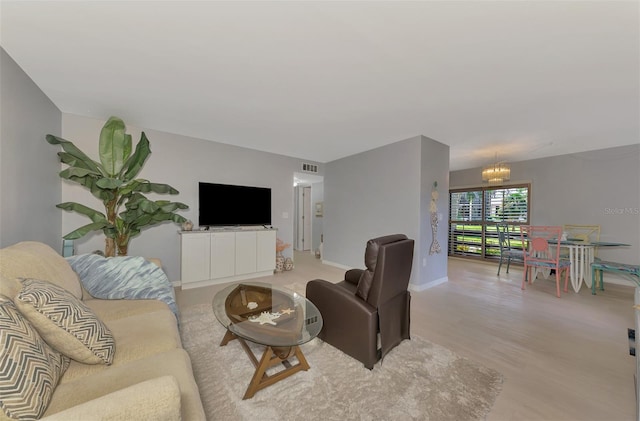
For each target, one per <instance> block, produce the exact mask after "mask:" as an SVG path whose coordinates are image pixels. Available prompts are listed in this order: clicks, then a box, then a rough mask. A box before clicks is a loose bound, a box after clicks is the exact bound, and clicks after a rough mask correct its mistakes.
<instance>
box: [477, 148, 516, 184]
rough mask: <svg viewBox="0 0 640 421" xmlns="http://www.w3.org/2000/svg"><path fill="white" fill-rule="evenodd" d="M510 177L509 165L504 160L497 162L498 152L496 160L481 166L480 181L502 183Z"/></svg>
mask: <svg viewBox="0 0 640 421" xmlns="http://www.w3.org/2000/svg"><path fill="white" fill-rule="evenodd" d="M510 178H511V166H509V164H507V163H505V162H498V154H496V162H495V163H494V164H491V165H487V166H486V167H483V168H482V181H484V182H486V183H502V182H503V181H507V180H509V179H510Z"/></svg>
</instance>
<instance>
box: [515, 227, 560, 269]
mask: <svg viewBox="0 0 640 421" xmlns="http://www.w3.org/2000/svg"><path fill="white" fill-rule="evenodd" d="M561 237H562V227H561V226H544V225H522V226H520V238H521V239H522V247H523V252H524V264H525V267H526V266H558V262H559V261H560V241H561Z"/></svg>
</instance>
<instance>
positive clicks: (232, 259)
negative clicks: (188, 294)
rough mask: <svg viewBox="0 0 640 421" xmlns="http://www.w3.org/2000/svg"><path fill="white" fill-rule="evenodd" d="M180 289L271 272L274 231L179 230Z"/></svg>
mask: <svg viewBox="0 0 640 421" xmlns="http://www.w3.org/2000/svg"><path fill="white" fill-rule="evenodd" d="M180 251H181V257H180V273H181V285H182V288H183V289H189V288H197V287H201V286H207V285H213V284H221V283H226V282H232V281H239V280H243V279H250V278H257V277H260V276H269V275H273V271H274V269H275V267H276V230H275V229H271V228H253V227H252V228H250V229H249V228H234V229H228V228H224V229H213V228H212V229H211V230H209V231H181V232H180Z"/></svg>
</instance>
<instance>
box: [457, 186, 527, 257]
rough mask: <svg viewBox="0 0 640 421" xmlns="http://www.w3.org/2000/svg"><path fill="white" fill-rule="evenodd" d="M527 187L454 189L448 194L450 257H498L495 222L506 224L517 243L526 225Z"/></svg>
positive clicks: (498, 247)
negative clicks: (521, 227) (522, 227)
mask: <svg viewBox="0 0 640 421" xmlns="http://www.w3.org/2000/svg"><path fill="white" fill-rule="evenodd" d="M530 191H531V185H530V184H523V185H514V186H489V187H478V188H470V189H456V190H451V191H450V192H449V206H450V209H449V217H450V220H449V255H450V256H461V257H476V258H488V259H492V258H498V257H499V256H500V246H499V243H498V233H497V230H496V225H495V224H496V223H497V222H507V223H509V225H512V226H511V227H510V230H509V231H510V235H511V236H513V240H514V241H519V237H518V236H519V233H520V225H526V224H528V223H529V208H530Z"/></svg>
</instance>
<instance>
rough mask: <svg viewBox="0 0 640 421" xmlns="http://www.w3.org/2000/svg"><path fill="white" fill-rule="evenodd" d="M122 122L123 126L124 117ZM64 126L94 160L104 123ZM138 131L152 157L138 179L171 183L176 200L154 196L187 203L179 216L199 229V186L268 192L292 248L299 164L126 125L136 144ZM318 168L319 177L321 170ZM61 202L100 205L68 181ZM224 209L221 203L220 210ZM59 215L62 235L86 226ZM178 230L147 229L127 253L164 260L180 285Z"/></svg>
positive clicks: (80, 248)
mask: <svg viewBox="0 0 640 421" xmlns="http://www.w3.org/2000/svg"><path fill="white" fill-rule="evenodd" d="M123 118H124V117H123ZM124 120H125V123H126V118H124ZM62 121H63V124H62V131H63V137H64V138H65V139H67V140H70V141H72V142H74V143H75V144H76V145H77V146H78V147H79V148H80V149H82V150H83V151H84V152H85V153H87V154H88V155H89V156H90V157H92V158H93V159H98V153H97V148H98V136H99V133H100V130H101V128H102V126H103V125H104V121H100V120H95V119H90V118H86V117H80V116H77V115H70V114H63V116H62ZM141 130H144V132H145V134H146V135H147V137H148V138H149V142H150V145H151V151H152V154H151V156H150V157H149V159H148V160H147V163H146V164H145V166H144V168H143V170H142V172H141V173H140V175H139V177H140V178H145V179H148V180H151V181H153V182H156V183H167V184H170V185H171V186H173V187H175V188H176V189H178V191H179V192H180V194H179V195H177V196H166V195H158V196H157V197H156V198H164V199H171V200H173V201H180V202H183V203H186V204H187V205H189V207H190V209H189V210H188V211H183V212H181V215H183V216H184V217H186V218H187V219H190V220H192V221H193V222H194V224H196V225H197V221H198V182H199V181H205V182H214V183H223V184H240V185H250V186H260V187H269V188H271V196H272V224H273V226H274V227H276V228H278V237H279V238H282V239H283V240H284V241H285V242H287V243H291V244H293V224H294V221H295V219H294V209H293V204H294V196H293V194H294V192H293V173H294V172H295V171H299V170H300V169H301V163H302V160H299V159H297V158H290V157H286V156H282V155H276V154H271V153H266V152H260V151H255V150H251V149H245V148H239V147H236V146H231V145H226V144H222V143H216V142H211V141H207V140H201V139H195V138H190V137H186V136H180V135H175V134H171V133H165V132H160V131H155V130H148V129H141V128H138V127H135V126H132V125H127V132H128V133H130V134H131V135H132V137H133V139H134V144H136V143H137V142H138V140H139V139H140V131H141ZM50 149H51V151H50V153H52V154H54V156H55V149H56V148H54V147H53V146H50ZM305 162H313V161H309V160H305ZM316 164H318V165H319V171H320V172H321V171H322V170H323V165H322V164H319V163H316ZM62 200H63V201H73V202H79V203H82V204H86V205H88V206H91V207H93V208H94V209H102V204H101V203H100V202H99V201H98V200H97V199H95V198H93V196H92V195H91V194H90V193H89V192H88V191H87V190H85V189H84V188H82V187H80V186H77V185H74V184H72V183H69V182H67V181H65V182H63V188H62ZM224 205H225V204H224V203H220V206H224ZM59 212H62V211H59ZM62 213H63V216H62V231H63V233H64V234H66V233H67V232H69V231H72V230H74V229H76V228H78V227H79V226H81V225H84V224H86V223H87V221H88V220H87V219H86V218H84V217H82V216H79V215H76V214H73V213H68V212H62ZM285 214H286V215H285ZM178 230H179V226H178V225H176V224H173V223H166V224H163V225H158V226H153V227H150V228H149V229H147V230H144V231H143V232H142V233H141V235H140V236H139V237H136V238H134V239H133V240H132V241H131V243H130V246H129V254H130V255H142V256H147V257H158V258H160V259H162V262H163V266H164V269H165V270H166V272H167V274H168V276H169V279H171V280H179V279H180V239H179V236H178V234H177V231H178ZM103 241H104V237H103V235H102V234H101V233H99V234H94V235H91V236H87V237H85V238H83V239H81V240H78V241H76V250H77V252H79V253H87V252H91V251H93V250H96V249H100V250H103V249H104V244H103ZM284 254H285V255H291V254H292V249H291V248H289V249H287V250H286V251H285V253H284Z"/></svg>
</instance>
